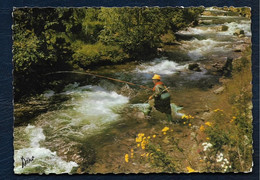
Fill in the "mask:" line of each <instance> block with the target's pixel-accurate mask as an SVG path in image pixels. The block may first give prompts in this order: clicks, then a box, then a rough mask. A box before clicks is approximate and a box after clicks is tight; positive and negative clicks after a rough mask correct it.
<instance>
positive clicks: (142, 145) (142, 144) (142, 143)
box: [141, 139, 148, 149]
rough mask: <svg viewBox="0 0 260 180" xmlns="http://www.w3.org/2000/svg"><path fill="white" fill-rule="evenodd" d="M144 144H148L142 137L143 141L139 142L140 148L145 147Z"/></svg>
mask: <svg viewBox="0 0 260 180" xmlns="http://www.w3.org/2000/svg"><path fill="white" fill-rule="evenodd" d="M146 144H148V141H146V140H145V139H143V141H142V142H141V147H142V149H145V146H146Z"/></svg>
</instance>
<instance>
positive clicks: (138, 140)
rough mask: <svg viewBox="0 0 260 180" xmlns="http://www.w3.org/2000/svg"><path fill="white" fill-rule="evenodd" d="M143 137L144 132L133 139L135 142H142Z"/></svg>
mask: <svg viewBox="0 0 260 180" xmlns="http://www.w3.org/2000/svg"><path fill="white" fill-rule="evenodd" d="M143 137H144V133H139V134H138V137H137V138H136V139H135V141H136V142H142V139H143Z"/></svg>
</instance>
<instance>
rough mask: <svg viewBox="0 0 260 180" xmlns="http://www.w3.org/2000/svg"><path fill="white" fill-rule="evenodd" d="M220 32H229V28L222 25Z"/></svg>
mask: <svg viewBox="0 0 260 180" xmlns="http://www.w3.org/2000/svg"><path fill="white" fill-rule="evenodd" d="M220 30H221V31H227V30H228V26H226V25H222V26H221V27H220Z"/></svg>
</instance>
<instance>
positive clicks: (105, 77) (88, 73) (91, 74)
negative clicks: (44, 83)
mask: <svg viewBox="0 0 260 180" xmlns="http://www.w3.org/2000/svg"><path fill="white" fill-rule="evenodd" d="M62 73H76V74H85V75H90V76H96V77H100V78H104V79H109V80H113V81H117V82H121V83H126V84H129V85H133V86H138V87H140V88H144V89H149V90H152V88H149V87H146V86H143V85H139V84H135V83H131V82H128V81H123V80H120V79H115V78H111V77H107V76H102V75H98V74H93V73H90V72H77V71H57V72H53V73H48V74H46V75H50V74H62Z"/></svg>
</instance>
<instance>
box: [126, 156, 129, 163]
mask: <svg viewBox="0 0 260 180" xmlns="http://www.w3.org/2000/svg"><path fill="white" fill-rule="evenodd" d="M128 161H129V155H128V154H125V162H127V163H128Z"/></svg>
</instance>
